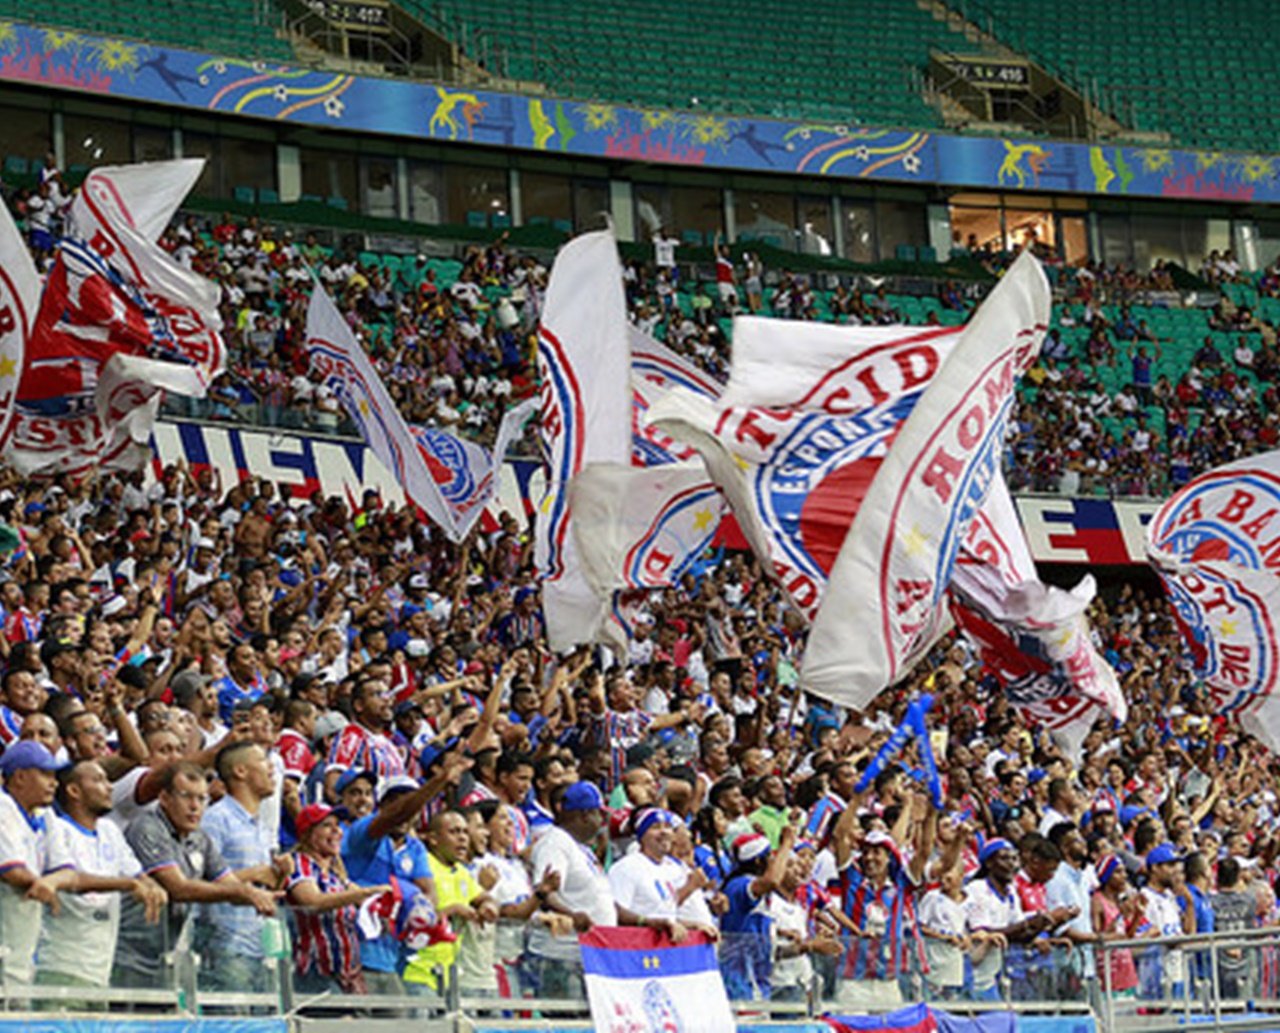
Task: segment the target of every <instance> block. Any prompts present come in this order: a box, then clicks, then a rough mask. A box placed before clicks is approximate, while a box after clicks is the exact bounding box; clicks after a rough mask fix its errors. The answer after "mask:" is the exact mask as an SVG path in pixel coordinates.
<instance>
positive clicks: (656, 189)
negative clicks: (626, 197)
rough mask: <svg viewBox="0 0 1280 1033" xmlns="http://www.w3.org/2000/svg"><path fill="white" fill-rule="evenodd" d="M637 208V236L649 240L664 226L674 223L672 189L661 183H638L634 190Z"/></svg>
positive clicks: (633, 195)
mask: <svg viewBox="0 0 1280 1033" xmlns="http://www.w3.org/2000/svg"><path fill="white" fill-rule="evenodd" d="M632 197H633V199H634V201H635V208H636V216H635V218H636V237H637V238H638V239H640V240H647V239H648V238H649V237H651V236H653V235H654V234H655V233H657V232H658V230H659V229H661V228H662V227H663V226H670V225H672V222H673V220H672V217H671V191H670V190H669V189H668V188H667V187H666V186H665V185H663V184H661V183H636V184H635V187H634V189H633V191H632Z"/></svg>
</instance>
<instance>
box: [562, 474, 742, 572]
mask: <svg viewBox="0 0 1280 1033" xmlns="http://www.w3.org/2000/svg"><path fill="white" fill-rule="evenodd" d="M571 498H572V503H573V514H574V534H575V537H576V538H577V543H578V548H579V551H580V553H581V556H582V567H583V571H584V573H585V574H586V577H587V581H588V582H589V583H590V584H591V586H592V588H594V589H595V591H596V592H597V593H598V594H600V595H607V594H608V593H609V592H612V591H615V590H618V589H623V590H626V589H645V588H663V587H665V586H667V585H673V584H676V583H677V582H678V581H679V580H680V578H681V577H682V576H683V575H684V574H685V573H686V572H687V571H688V570H689V569H690V567H692V566H693V564H694V563H695V562H696V561H697V559H698V557H699V556H701V555H702V553H703V551H704V550H705V549H706V548H707V546H709V545H710V544H711V541H712V539H713V538H715V535H716V530H717V528H718V527H719V525H720V515H721V507H722V502H721V498H720V492H719V491H718V490H717V489H716V486H715V485H714V484H712V483H711V481H709V480H708V479H707V471H706V468H705V467H704V466H703V465H702V462H701V461H700V460H694V461H693V462H689V463H668V464H666V465H664V466H650V467H643V468H641V467H633V466H622V465H620V464H616V463H600V464H594V465H592V466H588V467H587V468H586V469H585V470H583V471H582V472H581V473H580V474H578V476H577V478H575V480H574V484H573V489H572V492H571Z"/></svg>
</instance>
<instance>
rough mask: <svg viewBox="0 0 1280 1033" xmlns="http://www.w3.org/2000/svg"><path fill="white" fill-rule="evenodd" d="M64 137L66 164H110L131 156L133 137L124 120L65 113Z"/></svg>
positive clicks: (72, 165) (71, 165)
mask: <svg viewBox="0 0 1280 1033" xmlns="http://www.w3.org/2000/svg"><path fill="white" fill-rule="evenodd" d="M62 126H63V133H64V136H65V138H66V157H67V167H68V168H74V167H75V166H77V165H87V166H94V165H111V164H118V163H120V162H129V161H132V160H133V141H132V139H131V135H130V133H129V123H128V122H117V121H114V120H113V119H107V118H94V117H90V116H86V115H66V116H65V117H64V118H63V120H62Z"/></svg>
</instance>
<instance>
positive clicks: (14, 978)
mask: <svg viewBox="0 0 1280 1033" xmlns="http://www.w3.org/2000/svg"><path fill="white" fill-rule="evenodd" d="M59 767H60V765H59V764H58V762H57V761H56V760H55V759H54V757H53V754H51V753H50V752H49V751H48V750H47V749H45V748H44V747H43V746H41V745H40V744H39V743H38V742H30V741H27V742H19V743H15V744H14V745H12V746H10V747H9V748H8V749H7V750H5V753H4V756H3V757H0V774H3V775H4V789H3V790H0V881H2V882H3V883H4V887H3V889H2V890H0V928H3V930H4V943H5V946H6V947H7V948H8V952H9V953H8V955H7V956H6V958H5V959H4V977H5V979H6V980H7V981H9V982H14V983H30V982H32V980H33V979H34V978H35V954H36V944H37V942H38V941H39V939H40V927H41V918H42V914H41V912H42V910H43V908H44V907H45V906H48V907H50V908H53V907H55V906H56V905H57V900H58V884H57V882H56V881H55V880H53V879H52V878H50V876H51V875H52V874H53V873H55V872H59V871H62V870H64V869H71V868H72V866H73V863H74V862H73V859H72V858H71V856H70V855H69V854H68V853H67V852H66V847H65V844H64V843H63V842H62V840H61V838H60V837H59V836H58V835H56V834H55V833H54V832H53V831H52V830H51V826H50V824H49V821H48V818H47V816H46V811H45V809H46V808H48V807H49V805H50V804H52V803H53V799H54V794H55V792H56V791H57V787H58V778H57V774H56V773H57V771H58V769H59Z"/></svg>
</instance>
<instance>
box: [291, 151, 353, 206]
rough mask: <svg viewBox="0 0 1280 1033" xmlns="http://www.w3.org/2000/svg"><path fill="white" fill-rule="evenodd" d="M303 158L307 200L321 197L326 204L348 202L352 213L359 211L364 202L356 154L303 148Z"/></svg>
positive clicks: (303, 188) (303, 176) (304, 193)
mask: <svg viewBox="0 0 1280 1033" xmlns="http://www.w3.org/2000/svg"><path fill="white" fill-rule="evenodd" d="M300 157H301V161H302V193H303V195H304V196H309V197H318V198H320V199H321V200H322V201H328V200H329V199H330V198H336V197H340V198H342V199H343V200H344V201H346V202H347V207H348V208H349V209H355V208H357V206H358V204H359V200H360V199H359V196H358V191H357V176H356V156H355V155H354V154H342V153H337V154H335V153H334V152H333V151H322V150H320V149H319V148H317V147H303V148H302V150H301V154H300Z"/></svg>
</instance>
